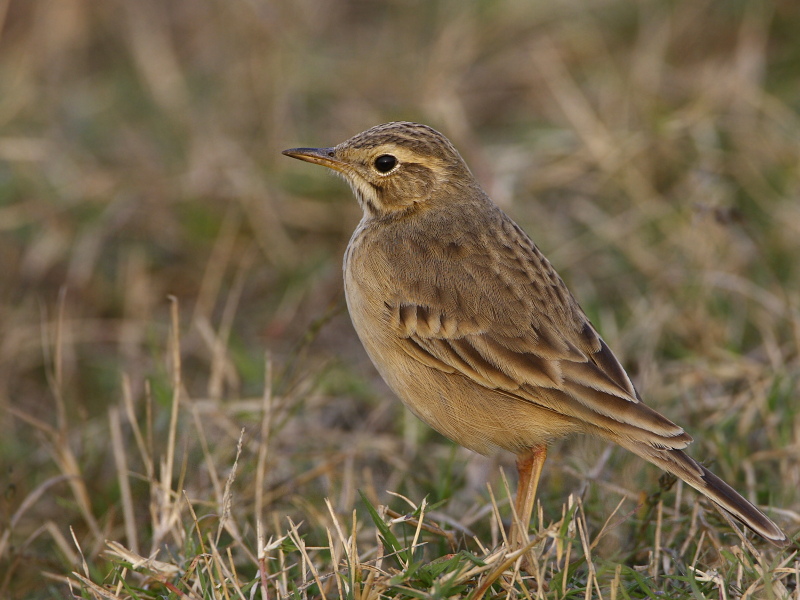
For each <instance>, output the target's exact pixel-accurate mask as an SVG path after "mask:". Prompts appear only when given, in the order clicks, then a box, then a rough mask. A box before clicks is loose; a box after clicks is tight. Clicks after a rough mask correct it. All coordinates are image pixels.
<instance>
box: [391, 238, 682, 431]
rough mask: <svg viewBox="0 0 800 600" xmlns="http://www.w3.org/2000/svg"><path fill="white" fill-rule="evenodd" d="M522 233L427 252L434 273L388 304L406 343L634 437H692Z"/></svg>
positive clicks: (439, 361) (481, 380) (440, 362)
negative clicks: (462, 255)
mask: <svg viewBox="0 0 800 600" xmlns="http://www.w3.org/2000/svg"><path fill="white" fill-rule="evenodd" d="M514 227H516V226H514ZM522 235H524V234H522ZM522 241H523V242H524V243H523V244H511V245H509V246H508V247H506V249H505V254H503V253H495V254H494V255H490V254H488V253H487V254H484V255H472V256H470V257H469V260H455V261H454V260H451V259H448V260H443V262H442V264H439V265H435V264H433V263H432V261H436V260H437V259H436V257H435V256H434V257H428V260H429V262H431V264H430V268H429V269H427V270H426V272H427V273H433V274H436V275H435V276H423V277H416V278H415V279H413V280H410V279H409V280H407V284H405V285H404V283H403V281H404V279H403V278H402V277H398V279H397V281H396V285H397V286H398V293H397V295H396V296H395V298H394V299H393V301H392V302H386V303H385V308H386V311H387V312H386V316H387V320H388V321H389V323H390V326H391V327H393V328H394V330H395V333H396V334H397V336H398V337H399V338H401V339H402V347H403V349H404V351H405V352H406V353H407V354H408V355H409V356H411V357H412V358H414V359H416V360H418V361H420V362H422V363H424V364H426V365H428V366H430V367H432V368H436V369H439V370H442V371H446V372H450V373H452V372H458V373H460V374H462V375H463V376H465V377H468V378H469V379H471V380H472V381H474V382H475V383H476V384H479V385H481V386H484V387H486V388H489V389H493V390H498V391H502V392H504V393H506V394H508V395H511V396H515V397H518V398H520V399H521V400H525V401H528V402H534V403H536V404H537V405H540V406H542V407H545V408H549V409H551V410H554V411H556V412H559V413H562V414H565V415H567V416H570V417H573V418H575V419H577V420H579V421H582V422H585V423H589V424H592V425H597V424H600V425H601V427H602V426H603V424H604V423H605V424H607V427H605V428H606V429H608V430H617V431H619V430H620V429H621V430H624V431H627V430H629V428H628V427H626V426H631V427H632V428H633V429H632V430H630V431H629V435H630V436H631V437H634V438H636V437H640V438H642V437H644V438H649V439H659V438H666V439H671V442H670V444H669V445H672V446H673V447H683V446H685V445H686V444H688V442H689V441H690V440H691V438H690V437H689V436H688V435H686V434H685V433H684V432H683V429H681V428H680V427H678V426H677V425H675V424H674V423H672V422H671V421H669V420H668V419H666V418H665V417H663V416H661V415H660V414H659V413H657V412H656V411H654V410H652V409H650V408H648V407H647V406H645V405H644V404H643V403H642V402H640V400H639V397H638V394H637V392H636V390H635V388H634V386H633V384H632V383H631V380H630V378H629V377H628V375H627V374H626V373H625V370H624V369H623V368H622V366H621V365H620V363H619V361H618V360H617V358H616V357H615V356H614V354H613V353H612V352H611V350H610V349H609V348H608V346H607V345H606V344H605V342H604V341H603V340H602V339H601V338H600V335H599V334H598V333H597V331H596V330H595V329H594V327H593V326H592V325H591V323H590V322H589V320H588V318H587V317H586V316H585V314H584V313H583V311H582V310H581V309H580V307H579V306H578V304H577V302H576V301H575V299H574V298H573V297H572V295H571V294H570V292H569V291H568V290H567V288H566V286H565V284H564V283H563V281H562V280H561V279H560V278H559V277H558V275H557V274H556V273H555V271H554V270H553V268H552V267H551V266H550V263H549V262H548V261H547V260H546V259H545V258H544V257H543V256H542V255H541V253H540V252H539V251H538V249H537V248H536V247H535V246H534V245H533V243H532V242H530V240H529V239H528V238H527V236H525V238H524V239H523V240H522ZM465 284H466V285H467V286H468V287H469V290H466V289H464V286H465ZM459 288H461V290H462V291H461V292H459ZM618 425H619V426H618ZM638 430H641V435H639V433H637V431H638ZM653 434H654V436H653ZM656 443H658V442H656Z"/></svg>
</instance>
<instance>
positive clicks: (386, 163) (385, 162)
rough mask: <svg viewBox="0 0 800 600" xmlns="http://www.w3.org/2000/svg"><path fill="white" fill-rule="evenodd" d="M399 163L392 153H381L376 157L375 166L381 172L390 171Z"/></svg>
mask: <svg viewBox="0 0 800 600" xmlns="http://www.w3.org/2000/svg"><path fill="white" fill-rule="evenodd" d="M395 165H397V159H396V158H395V157H394V156H392V155H391V154H381V155H380V156H379V157H378V158H376V159H375V168H376V169H378V171H380V172H381V173H388V172H389V171H391V170H392V169H394V167H395Z"/></svg>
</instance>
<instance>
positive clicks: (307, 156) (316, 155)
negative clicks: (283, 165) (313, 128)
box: [282, 148, 347, 173]
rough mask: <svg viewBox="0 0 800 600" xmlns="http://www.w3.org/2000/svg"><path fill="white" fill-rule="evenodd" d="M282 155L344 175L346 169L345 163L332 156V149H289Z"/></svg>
mask: <svg viewBox="0 0 800 600" xmlns="http://www.w3.org/2000/svg"><path fill="white" fill-rule="evenodd" d="M282 154H285V155H286V156H291V157H292V158H297V159H300V160H304V161H306V162H310V163H314V164H317V165H322V166H323V167H328V168H329V169H333V170H334V171H339V172H340V173H344V172H345V169H346V167H347V163H345V162H343V161H341V160H338V159H337V158H336V157H335V156H334V149H333V148H289V149H288V150H284V151H283V152H282Z"/></svg>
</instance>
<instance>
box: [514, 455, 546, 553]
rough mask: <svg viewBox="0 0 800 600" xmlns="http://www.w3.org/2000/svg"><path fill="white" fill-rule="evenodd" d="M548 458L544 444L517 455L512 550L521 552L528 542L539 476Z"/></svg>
mask: <svg viewBox="0 0 800 600" xmlns="http://www.w3.org/2000/svg"><path fill="white" fill-rule="evenodd" d="M546 458H547V446H545V445H544V444H542V445H540V446H534V447H533V448H528V449H527V450H525V451H524V452H521V453H520V454H517V473H518V474H519V481H518V483H517V499H516V501H515V502H514V508H515V513H516V514H515V517H514V518H515V520H514V522H513V523H512V524H511V549H512V550H519V549H520V548H522V546H524V545H525V543H526V542H527V540H528V529H529V528H530V523H531V514H532V513H533V505H534V503H535V502H536V488H537V487H538V485H539V476H540V475H541V474H542V467H543V466H544V461H545V459H546Z"/></svg>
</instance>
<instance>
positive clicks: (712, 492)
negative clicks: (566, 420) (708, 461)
mask: <svg viewBox="0 0 800 600" xmlns="http://www.w3.org/2000/svg"><path fill="white" fill-rule="evenodd" d="M617 443H619V444H620V445H621V446H623V447H624V448H626V449H628V450H630V451H631V452H633V453H634V454H637V455H638V456H641V457H642V458H643V459H645V460H647V461H649V462H651V463H653V464H654V465H656V466H658V467H660V468H662V469H664V470H665V471H668V472H670V473H672V474H673V475H675V476H677V477H680V478H681V479H683V480H684V481H685V482H686V483H688V484H689V485H690V486H692V487H693V488H694V489H696V490H697V491H698V492H700V493H701V494H704V495H705V496H708V498H710V499H711V500H713V501H714V502H716V503H717V504H719V505H720V506H721V507H722V508H724V509H725V510H726V511H728V512H729V513H730V514H732V515H733V516H734V517H736V518H737V519H738V520H739V521H741V522H742V523H743V524H744V525H746V526H747V527H749V528H750V529H752V530H753V531H755V532H756V533H757V534H758V535H760V536H761V537H763V538H764V539H765V540H768V541H770V542H772V543H773V544H775V545H776V546H780V547H785V546H788V545H789V543H790V542H789V540H788V539H787V537H786V534H784V533H783V531H781V530H780V528H779V527H778V526H777V525H775V523H773V522H772V521H771V520H770V519H769V518H768V517H767V516H766V515H765V514H764V513H762V512H761V511H760V510H758V509H757V508H756V507H755V506H753V505H752V504H751V503H750V502H748V501H747V500H745V499H744V498H743V497H742V496H741V494H739V493H738V492H737V491H736V490H734V489H733V488H732V487H731V486H729V485H728V484H727V483H725V482H724V481H722V479H720V478H719V477H717V476H716V475H714V473H712V472H711V471H709V470H708V469H706V468H705V467H704V466H703V465H701V464H699V463H698V462H697V461H696V460H694V459H693V458H692V457H691V456H689V455H688V454H686V453H685V452H684V451H683V450H675V449H665V448H655V447H653V446H651V445H649V444H647V443H642V442H635V441H632V440H618V441H617Z"/></svg>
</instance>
